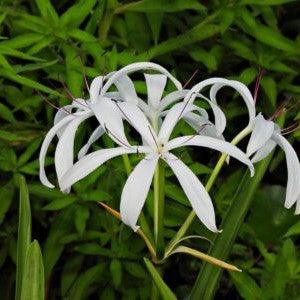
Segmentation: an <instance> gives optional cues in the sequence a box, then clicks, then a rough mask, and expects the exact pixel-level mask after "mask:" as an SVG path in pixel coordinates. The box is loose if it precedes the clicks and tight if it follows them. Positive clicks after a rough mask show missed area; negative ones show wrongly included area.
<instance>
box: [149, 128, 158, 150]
mask: <svg viewBox="0 0 300 300" xmlns="http://www.w3.org/2000/svg"><path fill="white" fill-rule="evenodd" d="M148 128H149V131H150V133H151V136H152V138H153V141H154V143H155V145H156V147H157V151H158V152H159V146H158V144H157V141H156V138H155V136H154V134H153V132H152V130H151V127H150V126H149V125H148Z"/></svg>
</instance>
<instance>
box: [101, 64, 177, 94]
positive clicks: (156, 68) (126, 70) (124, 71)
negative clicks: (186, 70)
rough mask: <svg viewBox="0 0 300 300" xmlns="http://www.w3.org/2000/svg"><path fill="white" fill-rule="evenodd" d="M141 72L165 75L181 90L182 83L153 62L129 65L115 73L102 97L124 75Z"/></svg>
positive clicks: (103, 90) (105, 86)
mask: <svg viewBox="0 0 300 300" xmlns="http://www.w3.org/2000/svg"><path fill="white" fill-rule="evenodd" d="M139 70H154V71H158V72H160V73H162V74H164V75H166V76H167V77H168V78H169V79H170V80H171V81H172V82H173V83H174V85H175V86H176V88H177V89H179V90H181V89H182V86H181V83H180V82H179V81H178V80H177V79H176V78H175V77H174V76H173V75H172V74H171V73H169V72H168V71H167V70H166V69H165V68H163V67H162V66H160V65H158V64H155V63H152V62H140V63H133V64H131V65H128V66H126V67H124V68H122V69H120V70H119V71H117V72H115V73H114V74H113V76H111V77H110V78H109V79H108V80H107V82H106V84H105V85H104V87H103V89H102V91H101V95H104V94H105V93H106V92H107V91H108V89H109V88H110V87H111V86H112V85H113V84H114V82H115V81H116V80H117V79H119V78H120V77H122V76H123V75H126V74H129V73H132V72H135V71H139Z"/></svg>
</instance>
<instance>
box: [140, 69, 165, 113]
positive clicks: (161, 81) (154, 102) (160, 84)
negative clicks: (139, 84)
mask: <svg viewBox="0 0 300 300" xmlns="http://www.w3.org/2000/svg"><path fill="white" fill-rule="evenodd" d="M144 76H145V79H146V85H147V94H148V105H150V106H151V107H152V108H154V109H155V110H158V108H159V103H160V100H161V98H162V95H163V92H164V89H165V86H166V84H167V76H166V75H164V74H144Z"/></svg>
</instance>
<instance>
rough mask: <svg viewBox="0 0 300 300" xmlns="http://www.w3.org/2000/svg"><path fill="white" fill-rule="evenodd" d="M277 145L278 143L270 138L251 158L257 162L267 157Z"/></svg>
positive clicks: (253, 161)
mask: <svg viewBox="0 0 300 300" xmlns="http://www.w3.org/2000/svg"><path fill="white" fill-rule="evenodd" d="M276 145H277V144H276V143H275V142H274V141H273V140H272V139H271V140H268V141H267V142H266V143H265V144H264V145H263V146H262V147H261V148H260V149H258V150H257V151H256V153H255V154H254V156H253V157H252V158H251V161H252V163H257V162H259V161H261V160H263V159H264V158H266V157H267V156H268V155H269V154H270V153H271V152H272V151H273V150H274V148H275V147H276Z"/></svg>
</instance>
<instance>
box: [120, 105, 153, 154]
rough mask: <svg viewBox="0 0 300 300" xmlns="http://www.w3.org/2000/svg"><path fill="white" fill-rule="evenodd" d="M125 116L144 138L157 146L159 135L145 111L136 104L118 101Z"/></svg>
mask: <svg viewBox="0 0 300 300" xmlns="http://www.w3.org/2000/svg"><path fill="white" fill-rule="evenodd" d="M117 106H118V107H119V109H120V111H121V113H123V117H125V118H126V119H127V121H128V122H129V123H130V124H131V125H132V126H133V127H134V128H135V129H136V130H137V131H138V132H139V133H140V135H141V136H142V138H143V140H144V141H146V143H147V144H148V145H149V146H152V148H156V147H157V146H156V144H157V142H156V141H157V136H156V134H155V132H154V130H153V128H152V126H151V125H150V123H149V121H148V119H147V118H146V116H145V115H144V113H143V112H142V111H141V110H140V109H139V108H138V107H137V106H136V105H134V104H132V103H128V102H122V103H118V104H117Z"/></svg>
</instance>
